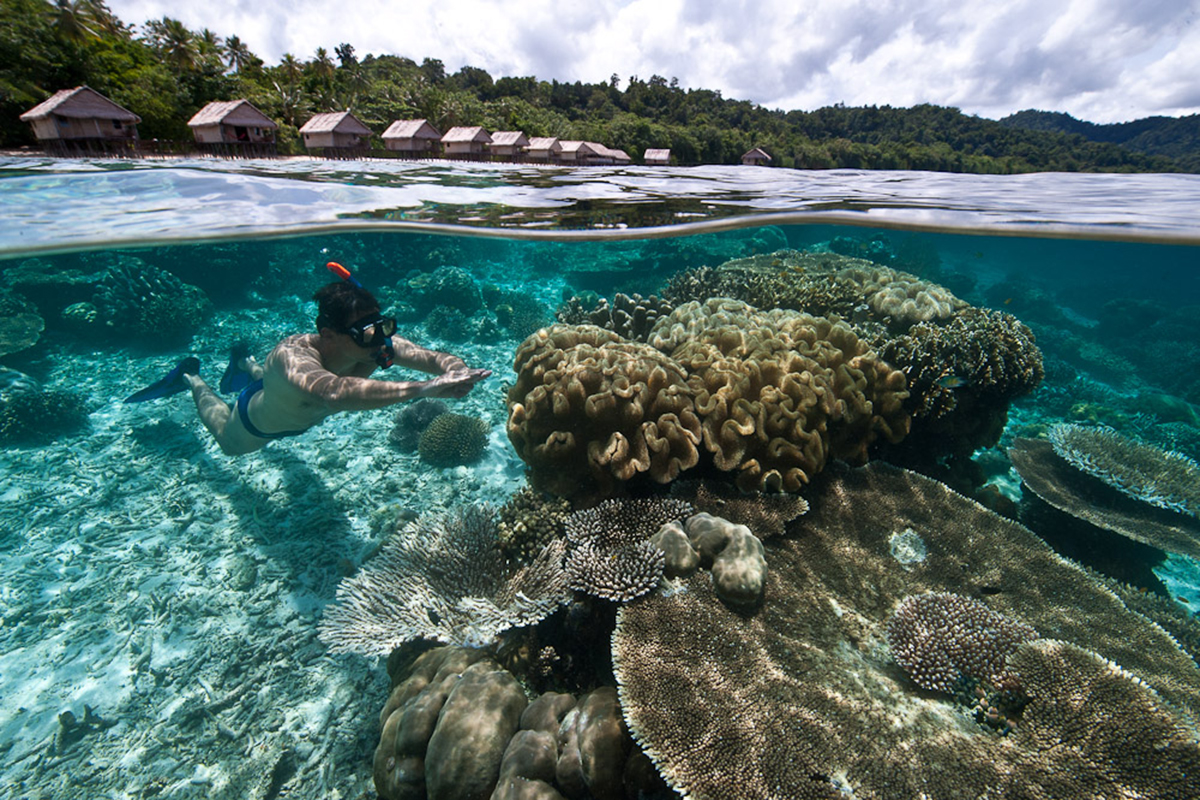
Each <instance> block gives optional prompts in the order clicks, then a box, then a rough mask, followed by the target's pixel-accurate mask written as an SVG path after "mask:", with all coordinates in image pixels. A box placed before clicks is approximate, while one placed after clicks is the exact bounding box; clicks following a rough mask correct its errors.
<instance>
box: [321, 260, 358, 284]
mask: <svg viewBox="0 0 1200 800" xmlns="http://www.w3.org/2000/svg"><path fill="white" fill-rule="evenodd" d="M325 269H327V270H329V271H330V272H332V273H333V274H334V275H337V276H338V277H339V278H341V279H342V280H344V281H348V282H350V283H351V284H353V285H355V286H357V287H358V288H360V289H361V288H362V284H361V283H359V282H358V281H357V280H355V278H354V276H353V275H351V274H350V270H348V269H346V268H345V267H343V266H342V265H341V264H339V263H338V262H336V261H330V262H329V263H328V264H326V265H325Z"/></svg>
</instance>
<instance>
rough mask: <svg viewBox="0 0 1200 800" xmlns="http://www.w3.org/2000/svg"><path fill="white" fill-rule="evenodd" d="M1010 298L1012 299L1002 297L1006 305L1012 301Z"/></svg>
mask: <svg viewBox="0 0 1200 800" xmlns="http://www.w3.org/2000/svg"><path fill="white" fill-rule="evenodd" d="M1012 300H1013V299H1012V298H1011V297H1006V298H1004V305H1008V304H1009V303H1011V302H1012Z"/></svg>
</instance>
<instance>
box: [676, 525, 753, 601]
mask: <svg viewBox="0 0 1200 800" xmlns="http://www.w3.org/2000/svg"><path fill="white" fill-rule="evenodd" d="M684 529H685V530H686V531H687V534H688V538H689V539H690V540H691V542H692V545H693V546H694V547H695V548H696V550H697V551H698V552H699V554H700V562H701V563H702V564H706V565H708V566H709V567H710V568H711V569H712V578H713V589H714V590H715V591H716V593H717V596H718V597H720V598H721V599H722V600H724V601H725V602H726V603H729V604H730V605H733V606H738V607H747V606H753V605H754V604H756V603H758V602H759V601H760V600H762V596H763V589H764V588H765V587H766V583H767V560H766V558H765V557H764V555H763V546H762V542H760V541H759V540H758V538H757V537H756V536H755V535H754V534H753V533H751V532H750V529H749V528H747V527H746V526H745V525H735V524H733V523H732V522H729V521H728V520H725V519H721V518H720V517H714V516H712V515H711V514H705V513H700V514H696V515H694V516H692V517H689V518H688V520H687V522H685V523H684Z"/></svg>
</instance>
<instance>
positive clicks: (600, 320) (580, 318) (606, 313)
mask: <svg viewBox="0 0 1200 800" xmlns="http://www.w3.org/2000/svg"><path fill="white" fill-rule="evenodd" d="M672 308H673V306H672V305H671V304H670V303H668V302H667V301H665V300H660V299H659V298H658V297H656V296H654V295H650V296H649V297H642V296H641V295H640V294H638V293H637V292H634V293H633V296H632V297H631V296H629V295H627V294H624V293H622V292H617V294H616V295H615V296H614V297H613V302H612V306H609V304H608V300H607V299H606V298H603V297H601V298H600V299H599V300H598V302H597V303H596V304H595V305H594V306H592V307H591V310H588V309H586V308H585V307H584V302H583V301H582V300H581V299H580V298H578V297H575V296H572V297H571V299H570V300H568V301H567V302H566V303H564V304H563V305H562V307H560V308H559V310H558V313H557V314H556V316H557V318H558V321H559V322H563V323H565V324H567V325H596V326H598V327H601V328H604V329H605V330H610V331H613V332H614V333H616V334H617V335H619V336H621V337H622V338H624V339H629V340H631V341H635V342H644V341H646V339H647V337H648V336H649V335H650V330H651V329H652V328H653V327H654V325H655V323H657V322H658V320H659V319H660V318H662V317H665V316H667V315H668V314H670V313H671V311H672Z"/></svg>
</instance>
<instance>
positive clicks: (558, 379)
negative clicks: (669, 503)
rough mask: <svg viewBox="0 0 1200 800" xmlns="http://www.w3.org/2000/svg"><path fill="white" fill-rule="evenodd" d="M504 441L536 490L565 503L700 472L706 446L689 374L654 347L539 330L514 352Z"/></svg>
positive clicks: (579, 332) (608, 336) (592, 332)
mask: <svg viewBox="0 0 1200 800" xmlns="http://www.w3.org/2000/svg"><path fill="white" fill-rule="evenodd" d="M513 366H514V369H515V370H516V372H517V380H516V382H515V383H514V384H513V386H512V387H511V388H510V389H509V391H508V408H509V416H508V437H509V440H510V441H511V442H512V444H513V447H514V448H515V449H516V451H517V454H518V455H519V456H520V457H521V458H522V459H523V460H524V461H525V463H526V464H528V465H529V467H530V470H531V475H530V478H531V482H532V483H533V485H534V486H535V487H536V488H539V489H543V490H546V491H550V492H553V493H554V494H558V495H562V496H569V495H574V494H579V493H580V492H581V491H584V490H585V489H588V488H598V489H600V490H601V491H603V490H606V489H607V488H609V487H611V486H612V485H613V484H614V482H615V481H627V480H629V479H631V478H633V477H634V476H636V475H639V474H642V473H644V474H646V475H648V476H649V477H651V478H653V479H654V480H656V481H658V482H660V483H666V482H668V481H670V480H672V479H674V478H675V477H676V476H677V475H678V474H679V473H680V472H681V471H683V470H685V469H689V468H690V467H693V466H695V465H696V463H697V462H698V460H699V449H698V445H699V444H700V441H701V432H700V420H699V418H698V417H697V416H696V412H695V401H694V399H693V396H692V395H693V392H692V389H691V387H690V386H689V385H688V382H687V376H686V374H685V373H684V372H683V370H682V369H681V368H680V367H679V365H677V364H676V363H674V362H673V361H672V360H671V359H670V358H668V357H666V356H664V355H663V354H662V353H660V352H658V351H657V350H655V349H654V348H652V347H649V346H647V345H643V344H637V343H634V342H628V341H625V340H624V339H622V338H621V337H620V336H618V335H617V334H615V333H612V332H610V331H606V330H603V329H601V328H597V327H595V326H590V325H584V326H579V327H570V326H565V325H555V326H552V327H549V328H543V329H541V330H539V331H538V332H537V333H535V334H534V335H533V336H530V337H529V338H528V339H526V340H525V341H524V342H523V343H522V344H521V345H520V347H518V348H517V355H516V360H515V363H514V365H513Z"/></svg>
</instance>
